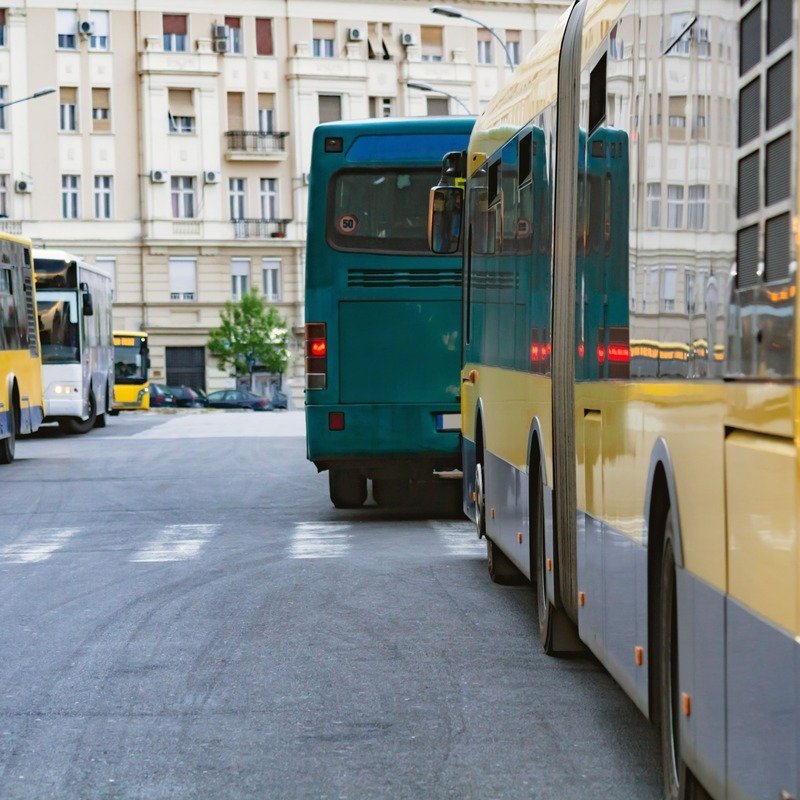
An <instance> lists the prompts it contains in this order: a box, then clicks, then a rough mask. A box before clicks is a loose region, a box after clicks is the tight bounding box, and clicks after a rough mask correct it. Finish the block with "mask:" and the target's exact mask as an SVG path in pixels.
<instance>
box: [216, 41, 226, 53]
mask: <svg viewBox="0 0 800 800" xmlns="http://www.w3.org/2000/svg"><path fill="white" fill-rule="evenodd" d="M214 52H215V53H227V52H228V40H227V39H214Z"/></svg>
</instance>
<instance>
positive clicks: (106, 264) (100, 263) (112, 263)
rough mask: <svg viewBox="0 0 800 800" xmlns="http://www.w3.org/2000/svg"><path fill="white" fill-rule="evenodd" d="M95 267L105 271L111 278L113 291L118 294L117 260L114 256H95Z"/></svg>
mask: <svg viewBox="0 0 800 800" xmlns="http://www.w3.org/2000/svg"><path fill="white" fill-rule="evenodd" d="M94 263H95V266H97V267H99V268H100V269H102V270H105V271H106V272H107V273H108V274H109V275H110V276H111V291H112V292H114V293H115V294H116V288H117V259H116V258H115V257H114V256H95V257H94Z"/></svg>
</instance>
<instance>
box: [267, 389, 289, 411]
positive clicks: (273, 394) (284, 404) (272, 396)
mask: <svg viewBox="0 0 800 800" xmlns="http://www.w3.org/2000/svg"><path fill="white" fill-rule="evenodd" d="M267 397H268V398H269V402H270V405H271V406H272V407H273V408H288V407H289V404H288V401H287V399H286V395H285V394H284V393H283V392H282V391H281V390H280V389H279V388H278V387H277V386H273V385H272V384H270V387H269V389H268V390H267Z"/></svg>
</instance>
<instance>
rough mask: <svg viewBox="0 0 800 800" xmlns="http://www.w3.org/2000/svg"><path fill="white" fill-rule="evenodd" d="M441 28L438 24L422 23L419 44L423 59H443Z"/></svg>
mask: <svg viewBox="0 0 800 800" xmlns="http://www.w3.org/2000/svg"><path fill="white" fill-rule="evenodd" d="M442 31H443V29H442V27H441V26H439V25H423V26H422V28H421V29H420V46H421V50H422V60H423V61H443V60H444V38H443V32H442Z"/></svg>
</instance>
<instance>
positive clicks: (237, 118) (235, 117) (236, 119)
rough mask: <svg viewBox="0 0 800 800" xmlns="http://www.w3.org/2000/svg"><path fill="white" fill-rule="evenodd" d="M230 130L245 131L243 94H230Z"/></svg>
mask: <svg viewBox="0 0 800 800" xmlns="http://www.w3.org/2000/svg"><path fill="white" fill-rule="evenodd" d="M228 130H230V131H241V130H244V96H243V95H242V93H241V92H228Z"/></svg>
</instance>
